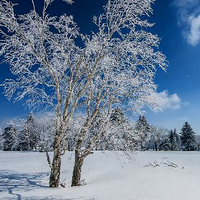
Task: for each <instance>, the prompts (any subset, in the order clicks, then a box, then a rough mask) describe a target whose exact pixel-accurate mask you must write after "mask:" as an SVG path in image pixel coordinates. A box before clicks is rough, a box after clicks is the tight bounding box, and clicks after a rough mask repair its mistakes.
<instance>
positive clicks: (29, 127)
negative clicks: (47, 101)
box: [19, 113, 40, 151]
mask: <svg viewBox="0 0 200 200" xmlns="http://www.w3.org/2000/svg"><path fill="white" fill-rule="evenodd" d="M39 139H40V138H39V135H38V132H37V123H36V121H35V118H34V116H33V113H30V114H29V115H28V117H27V119H26V121H25V123H24V125H23V130H22V131H20V144H19V146H20V149H21V150H30V151H32V150H35V149H36V148H37V145H38V142H39Z"/></svg>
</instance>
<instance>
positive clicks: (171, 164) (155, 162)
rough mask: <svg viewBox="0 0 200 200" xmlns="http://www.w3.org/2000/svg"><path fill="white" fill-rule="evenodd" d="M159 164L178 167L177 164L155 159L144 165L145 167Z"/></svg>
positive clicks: (158, 165)
mask: <svg viewBox="0 0 200 200" xmlns="http://www.w3.org/2000/svg"><path fill="white" fill-rule="evenodd" d="M160 166H168V167H173V168H178V165H177V164H175V163H173V162H171V161H169V160H166V161H165V162H157V161H156V160H155V161H153V162H151V163H149V164H148V165H145V167H160Z"/></svg>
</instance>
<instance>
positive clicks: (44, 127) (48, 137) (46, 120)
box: [35, 113, 56, 152]
mask: <svg viewBox="0 0 200 200" xmlns="http://www.w3.org/2000/svg"><path fill="white" fill-rule="evenodd" d="M35 121H36V125H37V133H38V142H37V146H38V148H39V151H44V152H48V151H52V150H53V141H54V137H53V136H54V133H55V129H56V121H55V116H54V115H53V114H52V113H43V114H38V115H37V117H36V119H35Z"/></svg>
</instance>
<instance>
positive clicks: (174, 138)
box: [169, 129, 180, 151]
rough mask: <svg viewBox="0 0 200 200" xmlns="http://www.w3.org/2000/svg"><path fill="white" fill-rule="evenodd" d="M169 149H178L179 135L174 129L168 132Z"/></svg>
mask: <svg viewBox="0 0 200 200" xmlns="http://www.w3.org/2000/svg"><path fill="white" fill-rule="evenodd" d="M169 142H170V150H172V151H177V150H180V137H179V135H178V134H177V132H176V129H174V130H171V131H170V133H169Z"/></svg>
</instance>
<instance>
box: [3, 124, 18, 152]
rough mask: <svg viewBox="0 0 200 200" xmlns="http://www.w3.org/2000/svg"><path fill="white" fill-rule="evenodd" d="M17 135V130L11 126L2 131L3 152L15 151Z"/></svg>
mask: <svg viewBox="0 0 200 200" xmlns="http://www.w3.org/2000/svg"><path fill="white" fill-rule="evenodd" d="M17 135H18V132H17V129H16V128H15V127H14V126H13V125H9V126H7V127H6V128H5V129H4V133H3V135H2V138H3V150H4V151H13V150H16V149H17V146H18V140H17V139H16V138H17Z"/></svg>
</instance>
